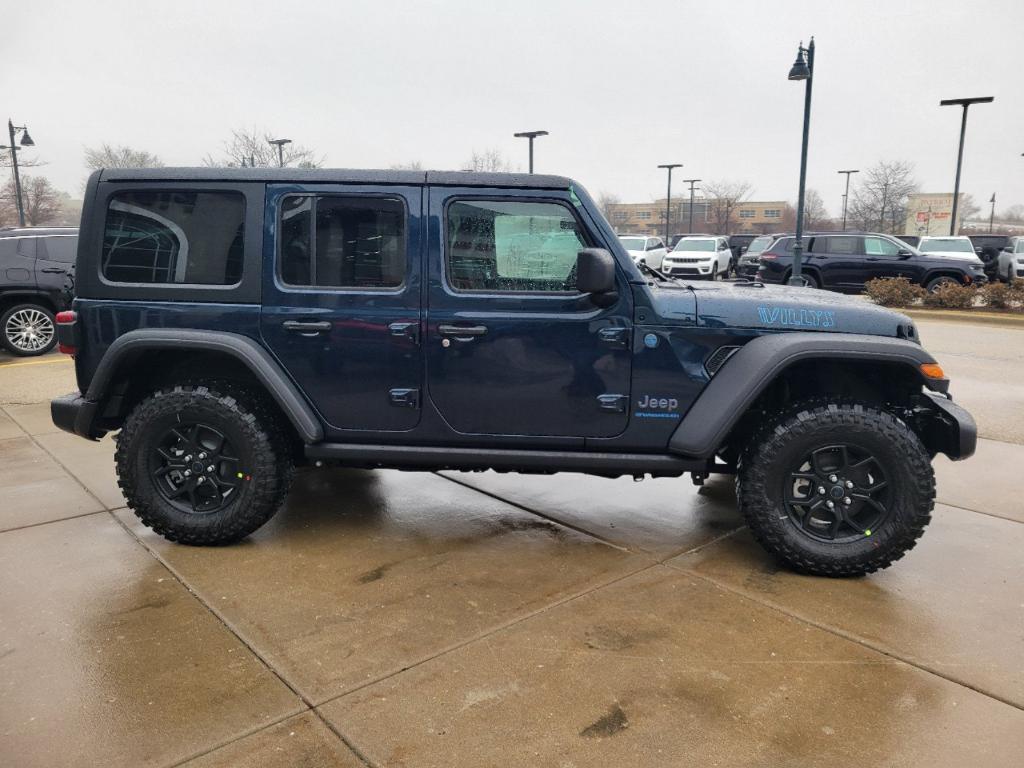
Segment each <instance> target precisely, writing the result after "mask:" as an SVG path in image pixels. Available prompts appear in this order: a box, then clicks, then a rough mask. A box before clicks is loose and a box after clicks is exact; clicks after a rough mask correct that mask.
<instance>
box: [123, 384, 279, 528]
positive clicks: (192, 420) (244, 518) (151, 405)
mask: <svg viewBox="0 0 1024 768" xmlns="http://www.w3.org/2000/svg"><path fill="white" fill-rule="evenodd" d="M229 393H230V394H229ZM115 461H116V464H117V475H118V484H119V485H120V486H121V489H122V491H123V492H124V495H125V498H126V499H127V501H128V506H129V507H131V509H132V510H133V511H134V512H135V514H136V516H137V517H138V518H139V519H140V520H141V521H142V522H143V524H145V525H147V526H149V527H150V528H152V529H153V530H154V531H156V532H157V533H159V534H160V535H161V536H163V537H164V538H166V539H169V540H171V541H177V542H181V543H183V544H196V545H215V544H229V543H231V542H235V541H238V540H240V539H243V538H245V537H246V536H248V535H249V534H250V533H252V532H253V531H255V530H256V529H257V528H259V527H260V526H261V525H263V524H264V523H265V522H267V521H268V520H269V519H270V518H271V517H272V516H273V515H274V513H275V512H276V511H277V509H278V507H279V506H280V505H281V503H282V502H283V500H284V496H285V494H286V493H287V490H288V486H289V485H290V482H291V477H292V468H293V467H292V462H291V457H290V456H289V453H288V444H287V441H286V440H285V439H284V437H283V436H282V433H281V431H280V429H278V428H277V426H276V424H275V422H274V418H273V416H272V414H270V412H269V411H268V410H267V409H266V408H265V407H264V406H263V405H262V404H261V401H260V399H259V397H258V396H256V395H255V394H254V393H249V392H247V391H245V390H241V389H237V388H234V387H232V386H231V385H226V384H225V385H218V384H217V383H211V384H210V385H209V386H207V385H204V384H195V385H192V384H189V385H180V386H176V387H173V388H170V389H164V390H160V391H157V392H154V393H153V394H151V395H150V396H149V397H147V398H145V399H144V400H143V401H142V402H140V403H139V404H138V405H137V406H136V407H135V409H134V410H133V411H132V412H131V414H130V415H129V416H128V418H127V419H126V420H125V423H124V427H123V428H122V429H121V432H120V434H119V435H118V437H117V451H116V454H115Z"/></svg>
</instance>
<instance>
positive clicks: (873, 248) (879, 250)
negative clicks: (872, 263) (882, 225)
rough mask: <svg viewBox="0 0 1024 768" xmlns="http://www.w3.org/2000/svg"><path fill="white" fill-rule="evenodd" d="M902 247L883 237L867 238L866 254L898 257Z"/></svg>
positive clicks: (865, 241)
mask: <svg viewBox="0 0 1024 768" xmlns="http://www.w3.org/2000/svg"><path fill="white" fill-rule="evenodd" d="M899 252H900V247H899V246H898V245H896V243H894V242H892V241H890V240H886V239H885V238H882V237H865V238H864V253H866V254H867V255H868V256H896V255H897V254H898V253H899Z"/></svg>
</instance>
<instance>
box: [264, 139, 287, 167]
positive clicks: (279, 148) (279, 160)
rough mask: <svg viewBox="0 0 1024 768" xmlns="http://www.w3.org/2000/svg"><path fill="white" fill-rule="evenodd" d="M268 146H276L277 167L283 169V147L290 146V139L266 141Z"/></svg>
mask: <svg viewBox="0 0 1024 768" xmlns="http://www.w3.org/2000/svg"><path fill="white" fill-rule="evenodd" d="M267 141H268V142H269V143H270V144H276V145H277V167H278V168H284V145H285V144H291V143H292V140H291V139H267Z"/></svg>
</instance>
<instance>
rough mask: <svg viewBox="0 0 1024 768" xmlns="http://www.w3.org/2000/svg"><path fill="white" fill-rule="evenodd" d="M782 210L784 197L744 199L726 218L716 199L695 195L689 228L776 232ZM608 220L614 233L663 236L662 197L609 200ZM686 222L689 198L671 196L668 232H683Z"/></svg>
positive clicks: (726, 233) (697, 229) (721, 233)
mask: <svg viewBox="0 0 1024 768" xmlns="http://www.w3.org/2000/svg"><path fill="white" fill-rule="evenodd" d="M785 213H786V202H785V201H784V200H769V201H747V202H743V203H738V204H736V205H734V206H733V207H732V210H731V211H729V212H728V214H729V215H728V219H727V218H726V211H725V210H723V209H722V208H721V207H720V204H719V203H718V202H717V201H716V200H714V199H711V200H709V199H707V198H703V197H697V198H694V201H693V231H694V232H706V233H709V234H713V235H729V234H733V233H739V232H756V233H760V232H778V231H780V230H781V229H782V228H783V220H784V216H785ZM608 220H609V222H610V223H611V225H612V227H613V228H614V229H615V231H616V232H621V233H629V234H637V235H664V234H665V198H664V197H663V198H661V199H660V200H655V201H653V202H650V203H613V204H612V205H609V206H608ZM689 222H690V199H689V197H686V198H683V199H681V200H676V199H673V200H672V226H671V233H670V234H679V233H682V232H686V231H687V228H688V227H689ZM718 230H722V231H718Z"/></svg>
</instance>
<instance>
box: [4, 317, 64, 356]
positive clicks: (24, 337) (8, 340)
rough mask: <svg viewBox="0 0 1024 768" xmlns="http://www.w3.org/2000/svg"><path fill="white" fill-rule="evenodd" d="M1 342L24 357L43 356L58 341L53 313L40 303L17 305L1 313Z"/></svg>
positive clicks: (10, 350)
mask: <svg viewBox="0 0 1024 768" xmlns="http://www.w3.org/2000/svg"><path fill="white" fill-rule="evenodd" d="M0 333H2V336H0V341H2V342H3V346H4V348H5V349H7V351H9V352H10V353H11V354H13V355H18V356H21V357H34V356H36V355H44V354H46V353H47V352H49V351H50V350H51V349H53V347H54V345H55V344H56V343H57V333H56V324H55V322H54V317H53V313H52V312H51V311H50V310H49V309H47V308H46V307H43V306H40V305H39V304H15V305H14V306H13V307H11V308H10V309H8V310H7V311H6V312H4V313H3V315H2V316H0Z"/></svg>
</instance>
